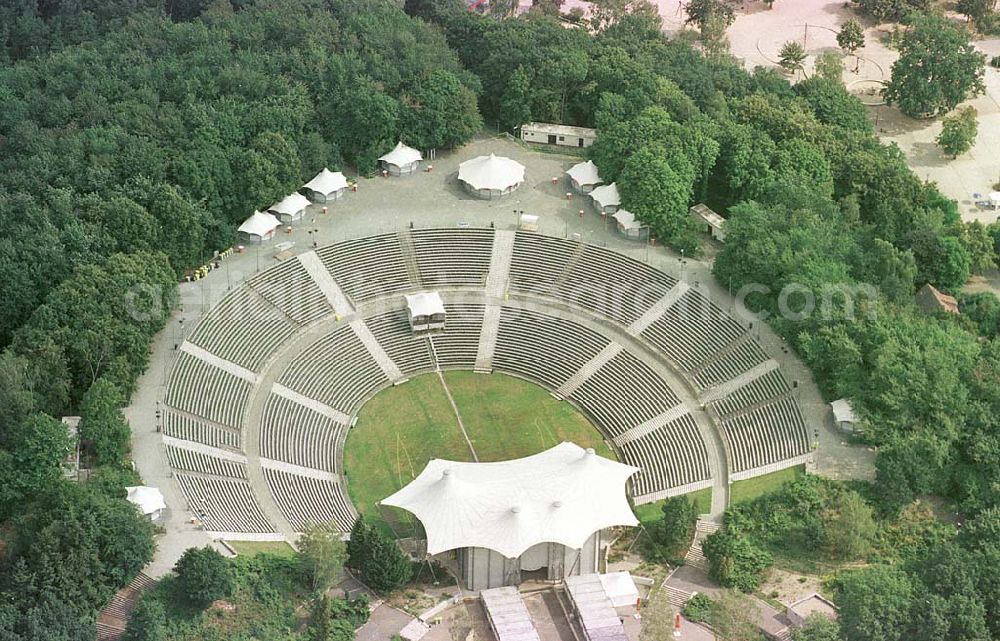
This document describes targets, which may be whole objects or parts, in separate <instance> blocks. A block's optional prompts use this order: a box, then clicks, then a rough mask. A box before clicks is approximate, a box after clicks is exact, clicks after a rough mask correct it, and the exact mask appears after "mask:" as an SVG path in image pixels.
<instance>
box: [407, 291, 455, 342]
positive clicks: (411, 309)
mask: <svg viewBox="0 0 1000 641" xmlns="http://www.w3.org/2000/svg"><path fill="white" fill-rule="evenodd" d="M406 312H407V314H408V316H409V318H410V329H411V330H413V331H414V332H426V331H429V330H432V329H444V324H445V318H446V315H445V310H444V303H443V302H442V301H441V295H440V294H438V293H437V292H419V293H417V294H407V295H406Z"/></svg>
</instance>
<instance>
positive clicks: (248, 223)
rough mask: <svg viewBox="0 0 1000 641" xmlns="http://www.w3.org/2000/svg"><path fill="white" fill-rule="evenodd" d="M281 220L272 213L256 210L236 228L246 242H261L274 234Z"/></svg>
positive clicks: (241, 238)
mask: <svg viewBox="0 0 1000 641" xmlns="http://www.w3.org/2000/svg"><path fill="white" fill-rule="evenodd" d="M280 226H281V222H280V221H279V220H278V219H277V218H275V217H274V216H272V215H271V214H267V213H262V212H259V211H255V212H254V213H253V214H251V215H250V217H249V218H247V219H246V220H244V221H243V223H242V224H241V225H240V226H239V227H238V228H237V229H236V231H237V232H239V236H240V240H242V241H243V242H245V243H253V244H256V243H260V242H261V241H263V240H266V239H268V238H270V237H271V236H273V235H274V230H275V229H277V228H278V227H280Z"/></svg>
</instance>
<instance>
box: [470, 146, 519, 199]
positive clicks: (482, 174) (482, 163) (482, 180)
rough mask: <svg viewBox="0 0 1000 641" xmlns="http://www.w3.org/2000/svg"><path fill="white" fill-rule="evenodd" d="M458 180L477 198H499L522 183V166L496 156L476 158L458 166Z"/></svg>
mask: <svg viewBox="0 0 1000 641" xmlns="http://www.w3.org/2000/svg"><path fill="white" fill-rule="evenodd" d="M458 180H459V181H460V182H461V183H462V184H463V185H464V186H465V190H466V191H468V192H469V193H472V194H475V195H476V196H478V197H479V198H483V199H486V200H489V199H492V198H499V197H501V196H506V195H507V194H509V193H511V192H512V191H514V190H515V189H517V188H518V187H519V186H520V185H521V183H523V182H524V165H522V164H521V163H519V162H517V161H516V160H511V159H510V158H506V157H504V156H497V155H496V154H490V155H489V156H477V157H475V158H472V159H471V160H466V161H465V162H463V163H461V164H460V165H459V166H458Z"/></svg>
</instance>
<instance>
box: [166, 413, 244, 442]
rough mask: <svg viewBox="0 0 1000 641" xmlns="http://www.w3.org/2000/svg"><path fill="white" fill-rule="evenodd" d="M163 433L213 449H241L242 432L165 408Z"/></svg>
mask: <svg viewBox="0 0 1000 641" xmlns="http://www.w3.org/2000/svg"><path fill="white" fill-rule="evenodd" d="M162 412H163V433H164V434H166V435H167V436H172V437H174V438H179V439H181V440H184V441H193V442H195V443H202V444H204V445H211V446H212V447H219V448H230V449H233V450H239V449H241V447H242V446H241V444H240V432H239V430H237V429H225V428H223V427H220V426H218V425H212V424H211V423H207V422H205V421H202V420H199V419H196V418H194V417H192V416H187V415H185V414H179V413H177V412H172V411H170V408H163V410H162Z"/></svg>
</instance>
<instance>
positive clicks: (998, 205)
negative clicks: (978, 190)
mask: <svg viewBox="0 0 1000 641" xmlns="http://www.w3.org/2000/svg"><path fill="white" fill-rule="evenodd" d="M989 199H990V205H992V206H993V209H994V210H996V209H1000V191H991V192H990V195H989Z"/></svg>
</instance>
